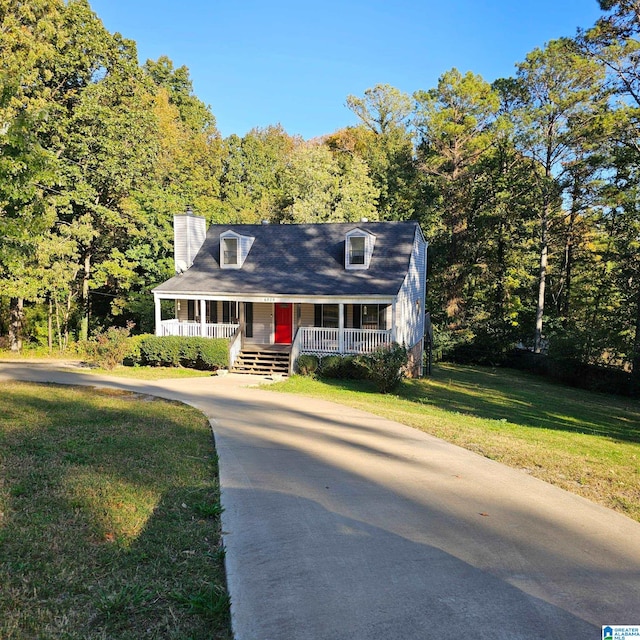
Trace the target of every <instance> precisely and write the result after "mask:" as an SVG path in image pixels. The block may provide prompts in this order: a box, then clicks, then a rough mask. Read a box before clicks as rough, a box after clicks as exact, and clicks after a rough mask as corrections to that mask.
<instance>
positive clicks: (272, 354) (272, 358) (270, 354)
mask: <svg viewBox="0 0 640 640" xmlns="http://www.w3.org/2000/svg"><path fill="white" fill-rule="evenodd" d="M231 371H232V372H233V373H253V374H255V375H281V376H287V375H289V352H288V351H282V350H278V351H276V350H270V349H260V350H254V349H252V350H251V351H245V350H243V351H241V352H240V354H239V355H238V357H237V359H236V361H235V362H234V363H233V367H231Z"/></svg>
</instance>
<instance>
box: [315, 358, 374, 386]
mask: <svg viewBox="0 0 640 640" xmlns="http://www.w3.org/2000/svg"><path fill="white" fill-rule="evenodd" d="M319 374H320V375H321V376H322V377H324V378H337V379H339V380H362V379H364V378H366V377H367V372H366V371H364V370H363V369H362V367H361V366H360V365H359V364H358V360H357V358H356V357H355V356H325V357H324V358H322V360H321V362H320V370H319Z"/></svg>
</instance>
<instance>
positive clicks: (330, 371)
mask: <svg viewBox="0 0 640 640" xmlns="http://www.w3.org/2000/svg"><path fill="white" fill-rule="evenodd" d="M341 368H342V358H341V357H340V356H323V358H322V360H320V368H319V370H318V373H319V374H320V375H321V376H322V377H323V378H340V377H341V375H340V370H341Z"/></svg>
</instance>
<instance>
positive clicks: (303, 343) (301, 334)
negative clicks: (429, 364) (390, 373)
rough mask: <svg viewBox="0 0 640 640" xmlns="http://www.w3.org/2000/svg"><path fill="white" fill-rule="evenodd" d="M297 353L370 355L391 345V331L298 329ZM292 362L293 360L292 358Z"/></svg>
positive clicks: (322, 328)
mask: <svg viewBox="0 0 640 640" xmlns="http://www.w3.org/2000/svg"><path fill="white" fill-rule="evenodd" d="M296 343H298V344H297V345H296V346H297V349H298V350H299V353H315V354H319V355H322V354H328V353H371V352H372V351H375V350H376V349H380V348H381V347H384V346H389V345H391V343H392V339H391V331H390V330H387V331H377V330H373V329H343V330H342V331H340V329H326V328H324V327H300V329H298V334H297V336H296ZM292 360H293V358H292Z"/></svg>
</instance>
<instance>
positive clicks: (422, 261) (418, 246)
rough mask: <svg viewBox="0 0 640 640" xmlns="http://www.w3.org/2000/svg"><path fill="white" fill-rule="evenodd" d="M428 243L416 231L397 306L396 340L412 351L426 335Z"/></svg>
mask: <svg viewBox="0 0 640 640" xmlns="http://www.w3.org/2000/svg"><path fill="white" fill-rule="evenodd" d="M426 262H427V243H426V242H425V241H424V238H423V237H422V234H421V232H420V231H419V230H417V229H416V235H415V238H414V241H413V250H412V252H411V259H410V261H409V270H408V272H407V275H406V277H405V279H404V282H403V283H402V287H401V288H400V292H399V294H398V302H397V305H396V317H397V323H396V326H397V330H396V340H397V342H399V343H400V344H404V345H405V346H406V347H407V348H409V349H411V348H412V347H413V346H414V345H416V344H417V343H418V342H420V340H422V337H423V334H424V301H425V286H426V279H425V278H424V277H422V276H421V275H420V274H424V273H426Z"/></svg>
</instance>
